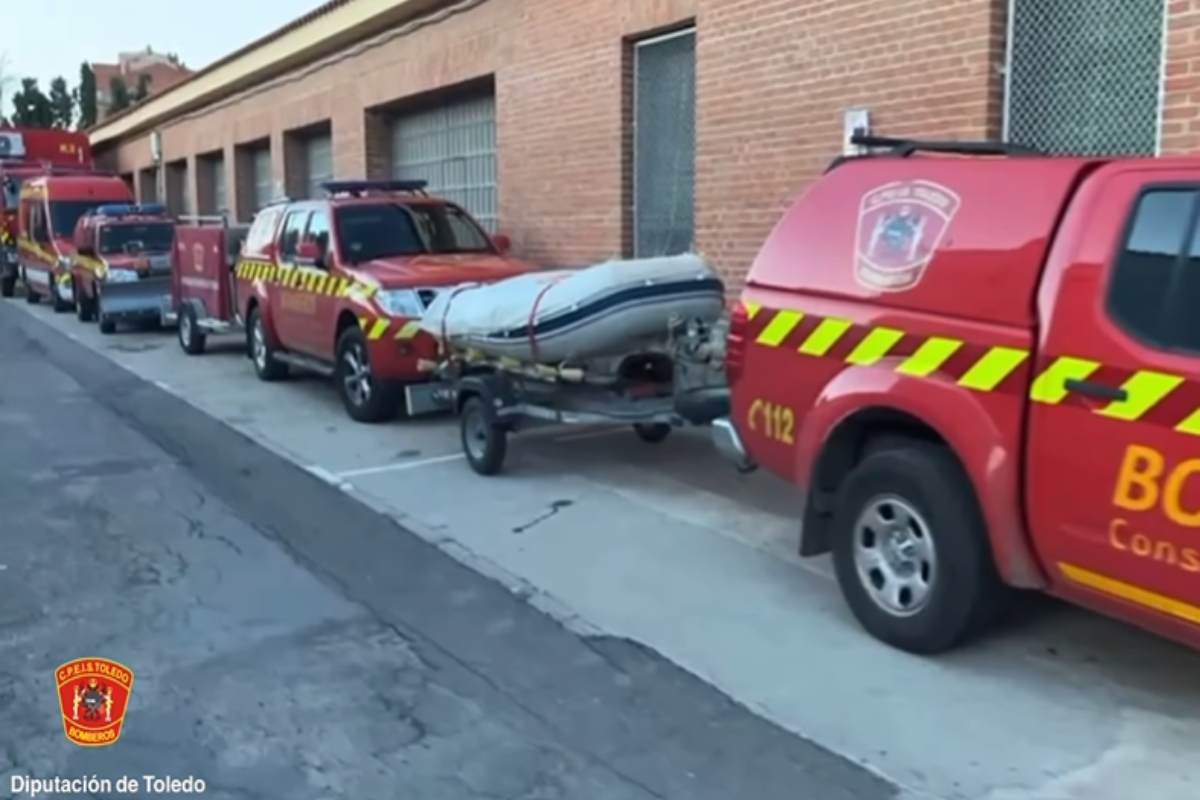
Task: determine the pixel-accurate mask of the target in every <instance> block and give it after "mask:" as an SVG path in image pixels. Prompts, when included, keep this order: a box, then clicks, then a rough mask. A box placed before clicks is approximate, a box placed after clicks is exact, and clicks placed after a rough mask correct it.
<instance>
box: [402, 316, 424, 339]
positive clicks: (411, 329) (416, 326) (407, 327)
mask: <svg viewBox="0 0 1200 800" xmlns="http://www.w3.org/2000/svg"><path fill="white" fill-rule="evenodd" d="M420 332H421V323H420V322H417V321H416V320H415V319H414V320H410V321H408V322H406V323H404V324H403V325H402V326H401V327H400V330H399V331H398V332H397V333H396V338H397V339H413V338H415V337H416V335H417V334H418V333H420Z"/></svg>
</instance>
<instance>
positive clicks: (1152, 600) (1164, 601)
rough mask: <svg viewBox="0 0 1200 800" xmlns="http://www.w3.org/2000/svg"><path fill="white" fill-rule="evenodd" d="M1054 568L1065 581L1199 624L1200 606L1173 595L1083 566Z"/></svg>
mask: <svg viewBox="0 0 1200 800" xmlns="http://www.w3.org/2000/svg"><path fill="white" fill-rule="evenodd" d="M1058 568H1059V569H1060V570H1061V571H1062V574H1063V575H1065V576H1066V577H1067V578H1068V579H1069V580H1071V581H1073V582H1074V583H1077V584H1079V585H1080V586H1086V587H1087V588H1089V589H1094V590H1096V591H1098V592H1103V593H1104V594H1107V595H1112V596H1113V597H1119V598H1121V599H1122V600H1128V601H1129V602H1131V603H1136V604H1137V605H1140V606H1145V607H1146V608H1152V609H1154V610H1155V611H1158V612H1161V613H1163V614H1167V615H1169V616H1172V617H1176V618H1177V619H1181V620H1184V621H1185V622H1190V623H1192V624H1193V625H1200V607H1196V606H1194V605H1192V604H1190V603H1185V602H1183V601H1182V600H1176V599H1175V598H1174V597H1168V596H1167V595H1165V594H1159V593H1158V592H1152V591H1150V590H1149V589H1144V588H1142V587H1141V586H1135V585H1133V584H1132V583H1125V582H1124V581H1119V580H1117V579H1116V578H1110V577H1108V576H1107V575H1101V574H1100V573H1098V572H1092V571H1091V570H1087V569H1084V568H1083V567H1077V566H1075V565H1074V564H1065V563H1060V564H1059V565H1058Z"/></svg>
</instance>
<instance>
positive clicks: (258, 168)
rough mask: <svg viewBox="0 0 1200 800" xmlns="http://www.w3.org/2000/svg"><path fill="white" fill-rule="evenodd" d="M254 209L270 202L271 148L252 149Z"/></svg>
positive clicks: (271, 198)
mask: <svg viewBox="0 0 1200 800" xmlns="http://www.w3.org/2000/svg"><path fill="white" fill-rule="evenodd" d="M253 158H254V210H255V211H257V210H259V209H260V208H262V207H263V206H265V205H266V204H267V203H269V202H271V200H273V199H274V198H273V197H272V194H273V193H272V191H271V149H270V148H268V147H261V148H259V149H257V150H255V151H254V156H253Z"/></svg>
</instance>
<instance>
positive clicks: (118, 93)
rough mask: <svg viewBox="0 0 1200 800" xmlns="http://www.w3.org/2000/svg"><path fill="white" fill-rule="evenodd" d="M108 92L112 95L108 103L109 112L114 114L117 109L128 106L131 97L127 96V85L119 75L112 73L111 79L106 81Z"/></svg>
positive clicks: (120, 109)
mask: <svg viewBox="0 0 1200 800" xmlns="http://www.w3.org/2000/svg"><path fill="white" fill-rule="evenodd" d="M108 92H109V95H111V97H112V100H111V102H110V103H109V105H108V113H109V114H116V113H117V112H118V111H124V110H125V109H127V108H129V105H130V102H131V101H132V98H131V97H130V96H129V87H128V86H126V85H125V80H124V79H123V78H122V77H121V76H120V75H113V77H112V80H111V81H109V82H108Z"/></svg>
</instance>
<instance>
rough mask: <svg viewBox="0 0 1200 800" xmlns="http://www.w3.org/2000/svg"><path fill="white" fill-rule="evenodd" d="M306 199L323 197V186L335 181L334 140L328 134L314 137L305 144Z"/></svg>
mask: <svg viewBox="0 0 1200 800" xmlns="http://www.w3.org/2000/svg"><path fill="white" fill-rule="evenodd" d="M304 175H305V178H306V181H307V185H306V186H305V191H306V192H307V194H306V195H305V196H306V197H309V198H316V197H320V196H321V184H322V183H325V182H326V181H331V180H333V139H332V137H330V136H329V135H328V134H325V135H322V136H313V137H312V138H311V139H307V140H305V142H304Z"/></svg>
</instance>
